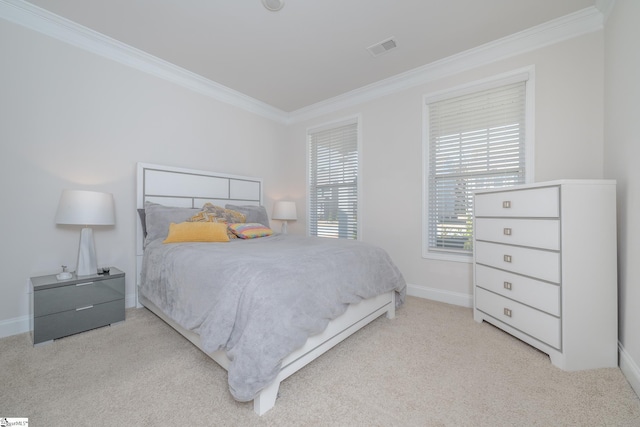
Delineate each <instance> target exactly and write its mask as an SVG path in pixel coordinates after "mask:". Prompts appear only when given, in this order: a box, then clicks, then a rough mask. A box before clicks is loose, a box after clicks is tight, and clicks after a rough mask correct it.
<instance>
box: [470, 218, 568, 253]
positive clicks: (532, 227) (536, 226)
mask: <svg viewBox="0 0 640 427" xmlns="http://www.w3.org/2000/svg"><path fill="white" fill-rule="evenodd" d="M475 228H476V239H478V240H487V241H490V242H497V243H507V244H510V245H520V246H531V247H534V248H540V249H551V250H560V220H557V219H511V218H477V219H476V225H475Z"/></svg>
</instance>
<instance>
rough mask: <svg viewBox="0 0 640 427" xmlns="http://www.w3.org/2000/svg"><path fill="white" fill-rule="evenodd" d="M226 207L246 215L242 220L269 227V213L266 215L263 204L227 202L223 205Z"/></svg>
mask: <svg viewBox="0 0 640 427" xmlns="http://www.w3.org/2000/svg"><path fill="white" fill-rule="evenodd" d="M224 207H225V208H227V209H231V210H234V211H236V212H240V213H241V214H243V215H244V216H245V217H246V220H245V221H244V222H258V223H260V224H262V225H264V226H265V227H271V225H270V224H269V215H267V210H266V209H265V207H264V206H254V205H242V206H238V205H231V204H227V205H225V206H224Z"/></svg>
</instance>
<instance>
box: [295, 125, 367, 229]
mask: <svg viewBox="0 0 640 427" xmlns="http://www.w3.org/2000/svg"><path fill="white" fill-rule="evenodd" d="M307 137H308V144H309V145H308V154H309V155H308V159H309V165H308V166H309V234H310V235H312V236H321V237H334V238H346V239H357V238H358V163H359V154H358V121H357V119H352V120H348V121H346V122H340V123H334V124H331V125H327V126H323V127H320V128H316V129H311V130H309V131H308V133H307Z"/></svg>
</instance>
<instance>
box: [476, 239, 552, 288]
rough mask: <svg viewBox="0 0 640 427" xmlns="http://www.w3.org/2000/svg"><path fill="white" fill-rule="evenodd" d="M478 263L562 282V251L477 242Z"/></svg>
mask: <svg viewBox="0 0 640 427" xmlns="http://www.w3.org/2000/svg"><path fill="white" fill-rule="evenodd" d="M474 250H475V253H476V255H475V259H476V263H478V264H484V265H488V266H490V267H495V268H500V269H503V270H507V271H511V272H513V273H518V274H522V275H525V276H531V277H535V278H537V279H541V280H547V281H549V282H554V283H560V253H558V252H553V251H545V250H539V249H530V248H521V247H518V246H508V245H501V244H497V243H487V242H476V246H475V248H474Z"/></svg>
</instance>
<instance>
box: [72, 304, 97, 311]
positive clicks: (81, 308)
mask: <svg viewBox="0 0 640 427" xmlns="http://www.w3.org/2000/svg"><path fill="white" fill-rule="evenodd" d="M90 308H93V306H92V305H88V306H86V307H80V308H76V311H82V310H89V309H90Z"/></svg>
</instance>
